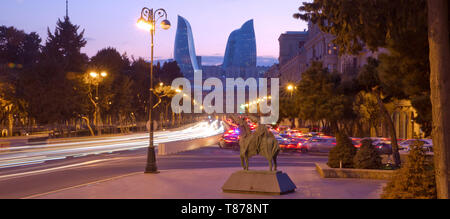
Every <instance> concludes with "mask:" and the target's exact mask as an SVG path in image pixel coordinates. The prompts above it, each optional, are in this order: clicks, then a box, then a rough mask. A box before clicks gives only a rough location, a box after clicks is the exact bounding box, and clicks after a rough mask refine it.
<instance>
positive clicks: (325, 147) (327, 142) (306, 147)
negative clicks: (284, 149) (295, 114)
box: [300, 137, 336, 153]
mask: <svg viewBox="0 0 450 219" xmlns="http://www.w3.org/2000/svg"><path fill="white" fill-rule="evenodd" d="M335 146H336V138H332V137H313V138H311V139H309V140H308V141H307V142H305V143H303V144H302V145H301V147H300V150H301V151H302V152H325V153H328V152H330V150H331V149H332V148H333V147H335Z"/></svg>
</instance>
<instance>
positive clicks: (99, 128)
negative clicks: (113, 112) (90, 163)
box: [89, 72, 108, 136]
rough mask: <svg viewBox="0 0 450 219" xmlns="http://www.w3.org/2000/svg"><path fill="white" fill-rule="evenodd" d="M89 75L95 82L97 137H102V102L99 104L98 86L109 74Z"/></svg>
mask: <svg viewBox="0 0 450 219" xmlns="http://www.w3.org/2000/svg"><path fill="white" fill-rule="evenodd" d="M89 75H90V76H91V78H93V80H94V81H95V101H94V106H95V126H96V127H97V135H98V136H100V135H102V129H101V127H100V122H101V118H100V116H101V115H100V107H99V106H98V105H99V104H100V102H99V100H100V98H99V96H98V86H99V84H100V81H101V80H102V78H106V77H107V76H108V73H106V72H102V73H100V74H99V73H97V72H91V73H90V74H89Z"/></svg>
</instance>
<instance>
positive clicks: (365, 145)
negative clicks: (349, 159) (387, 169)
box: [353, 140, 383, 169]
mask: <svg viewBox="0 0 450 219" xmlns="http://www.w3.org/2000/svg"><path fill="white" fill-rule="evenodd" d="M353 162H354V164H355V168H356V169H380V168H381V167H382V165H383V164H382V162H381V157H380V154H379V153H378V151H377V150H376V148H375V146H373V145H372V141H371V140H363V141H362V144H361V148H360V149H359V150H358V152H357V153H356V155H355V158H354V161H353Z"/></svg>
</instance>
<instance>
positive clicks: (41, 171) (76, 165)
mask: <svg viewBox="0 0 450 219" xmlns="http://www.w3.org/2000/svg"><path fill="white" fill-rule="evenodd" d="M115 159H116V158H112V159H102V160H93V161H87V162H84V163H79V164H72V165H66V166H61V167H54V168H50V169H43V170H35V171H30V172H25V173H15V174H9V175H3V176H0V180H2V179H6V178H13V177H14V178H16V177H21V176H28V175H35V174H38V173H46V172H51V171H55V170H61V169H67V168H73V167H79V166H86V165H90V164H95V163H100V162H104V161H110V160H115Z"/></svg>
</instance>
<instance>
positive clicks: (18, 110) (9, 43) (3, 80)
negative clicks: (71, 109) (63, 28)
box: [0, 26, 41, 135]
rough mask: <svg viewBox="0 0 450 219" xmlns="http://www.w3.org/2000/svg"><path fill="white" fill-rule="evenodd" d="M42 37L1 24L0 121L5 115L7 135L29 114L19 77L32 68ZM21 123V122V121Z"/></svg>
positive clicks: (38, 52)
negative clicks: (16, 123) (16, 122)
mask: <svg viewBox="0 0 450 219" xmlns="http://www.w3.org/2000/svg"><path fill="white" fill-rule="evenodd" d="M40 42H41V39H40V38H39V36H38V35H37V34H36V33H34V32H33V33H30V34H27V33H25V32H24V31H21V30H17V29H16V28H14V27H5V26H0V102H1V106H0V112H1V113H2V114H3V115H2V116H0V120H3V118H6V120H7V123H8V130H9V131H8V132H9V135H12V134H13V127H14V123H15V121H22V119H25V118H26V117H27V116H28V114H27V112H26V108H27V104H26V101H25V100H24V96H23V87H22V86H21V83H20V81H21V79H22V78H23V77H24V75H26V74H28V73H29V72H31V71H32V66H33V65H34V64H35V63H36V60H37V58H38V57H39V54H40V47H41V46H40ZM22 125H24V124H22Z"/></svg>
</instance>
